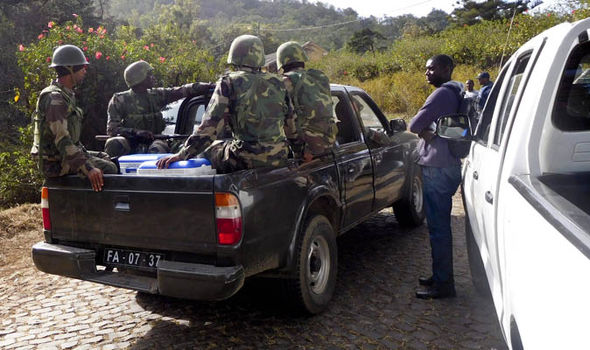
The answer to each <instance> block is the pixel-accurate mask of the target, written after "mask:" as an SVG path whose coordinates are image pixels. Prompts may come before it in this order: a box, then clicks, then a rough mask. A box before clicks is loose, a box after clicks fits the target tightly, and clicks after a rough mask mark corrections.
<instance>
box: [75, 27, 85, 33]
mask: <svg viewBox="0 0 590 350" xmlns="http://www.w3.org/2000/svg"><path fill="white" fill-rule="evenodd" d="M76 31H77V32H78V33H83V32H84V31H83V30H82V28H80V27H78V28H76Z"/></svg>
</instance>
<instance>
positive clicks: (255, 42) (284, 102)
mask: <svg viewBox="0 0 590 350" xmlns="http://www.w3.org/2000/svg"><path fill="white" fill-rule="evenodd" d="M227 63H228V64H230V65H231V68H233V69H232V71H230V72H229V73H227V74H226V75H224V76H222V77H221V79H219V81H218V82H217V85H216V86H215V90H214V92H213V97H211V101H210V102H209V105H208V106H207V111H206V112H205V115H204V116H203V120H202V122H201V125H199V127H198V128H197V129H196V130H195V132H194V133H193V134H192V135H191V136H190V137H189V138H188V139H187V140H186V142H185V143H184V146H183V147H182V149H181V150H180V151H179V152H178V153H177V154H174V155H172V156H169V157H165V158H162V159H160V160H159V161H158V163H157V164H158V167H159V168H167V167H168V166H169V165H170V164H171V163H172V162H175V161H178V160H182V159H188V158H191V157H194V156H196V155H198V154H199V153H201V152H203V154H202V155H203V156H204V157H205V158H207V159H209V160H210V161H211V164H212V166H213V167H214V168H215V169H216V170H217V172H218V173H228V172H233V171H237V170H242V169H252V168H257V167H266V166H270V167H280V166H283V165H286V163H287V156H288V150H289V148H288V144H287V139H286V137H285V131H284V124H285V123H292V113H291V111H290V110H289V105H288V99H287V91H286V90H285V86H284V85H283V82H282V80H281V78H280V77H279V76H278V75H276V74H272V73H266V72H262V71H261V70H260V67H261V66H262V65H263V64H264V47H263V45H262V40H260V38H258V37H256V36H253V35H241V36H239V37H237V38H236V39H234V41H233V42H232V44H231V47H230V49H229V55H228V58H227ZM226 123H229V125H230V128H231V130H232V138H231V139H229V140H223V141H220V142H215V143H214V141H215V140H218V139H220V138H222V133H223V130H224V128H225V125H226ZM295 137H296V135H295Z"/></svg>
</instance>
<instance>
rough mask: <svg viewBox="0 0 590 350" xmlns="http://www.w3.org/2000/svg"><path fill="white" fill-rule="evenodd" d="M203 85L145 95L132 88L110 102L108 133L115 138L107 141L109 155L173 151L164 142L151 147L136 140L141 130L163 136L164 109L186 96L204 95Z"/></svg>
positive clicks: (165, 89) (106, 147) (159, 90)
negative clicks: (137, 133)
mask: <svg viewBox="0 0 590 350" xmlns="http://www.w3.org/2000/svg"><path fill="white" fill-rule="evenodd" d="M203 85H204V84H200V83H194V84H186V85H183V86H180V87H174V88H153V89H149V90H147V92H145V93H136V92H134V91H133V90H131V89H129V90H127V91H123V92H118V93H115V94H114V95H113V97H112V98H111V100H110V102H109V106H108V121H107V134H109V135H110V136H114V137H111V138H109V139H108V140H107V142H106V144H105V152H107V153H108V154H110V155H111V156H121V155H124V154H128V153H147V152H149V153H166V152H169V151H170V147H169V145H168V143H167V142H166V141H164V140H155V141H153V142H152V143H151V144H149V145H148V144H145V143H141V140H140V139H138V138H137V137H136V132H137V130H147V131H151V132H152V133H153V134H160V133H161V132H162V131H163V130H164V128H166V122H165V121H164V118H163V116H162V112H161V110H162V109H163V108H164V107H165V106H166V105H167V104H169V103H171V102H174V101H176V100H179V99H181V98H183V97H192V96H196V95H198V94H200V93H202V91H203ZM115 135H120V136H115Z"/></svg>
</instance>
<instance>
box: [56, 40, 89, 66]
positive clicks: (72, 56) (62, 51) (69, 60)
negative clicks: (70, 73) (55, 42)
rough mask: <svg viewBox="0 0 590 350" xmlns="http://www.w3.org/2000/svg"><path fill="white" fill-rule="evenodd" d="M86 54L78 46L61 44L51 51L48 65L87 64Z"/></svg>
mask: <svg viewBox="0 0 590 350" xmlns="http://www.w3.org/2000/svg"><path fill="white" fill-rule="evenodd" d="M87 64H88V61H86V56H84V53H83V52H82V50H80V48H79V47H78V46H74V45H62V46H58V47H57V48H56V49H55V51H53V57H52V58H51V65H50V66H49V67H72V66H82V65H87Z"/></svg>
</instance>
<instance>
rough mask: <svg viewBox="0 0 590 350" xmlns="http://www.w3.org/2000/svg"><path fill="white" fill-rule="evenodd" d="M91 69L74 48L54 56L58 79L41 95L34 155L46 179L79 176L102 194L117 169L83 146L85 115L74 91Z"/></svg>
mask: <svg viewBox="0 0 590 350" xmlns="http://www.w3.org/2000/svg"><path fill="white" fill-rule="evenodd" d="M87 66H88V62H87V61H86V57H85V56H84V53H82V50H80V49H79V48H78V47H76V46H74V45H62V46H60V47H58V48H57V49H55V51H54V52H53V58H52V60H51V65H50V67H52V68H55V70H56V72H57V79H56V80H54V81H52V82H51V85H49V86H48V87H46V88H45V89H43V91H41V93H40V94H39V99H38V100H37V107H36V109H35V117H34V139H33V147H32V148H31V154H32V156H33V157H35V158H37V159H38V161H39V170H40V171H41V172H42V173H43V175H44V176H45V177H46V178H47V177H57V176H63V175H68V174H79V175H80V176H82V177H88V180H89V181H90V184H91V186H92V188H93V189H94V190H95V191H101V190H102V187H103V185H104V182H103V173H105V174H115V173H117V166H116V165H115V164H114V163H113V162H111V161H110V160H109V158H108V156H107V155H106V154H104V153H102V152H88V151H86V149H85V148H84V146H83V145H82V144H81V143H80V131H81V129H82V117H83V114H82V109H80V108H79V107H77V106H76V96H75V94H74V91H73V88H74V86H76V85H78V84H80V83H81V82H82V81H83V80H84V76H85V75H86V68H87Z"/></svg>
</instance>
